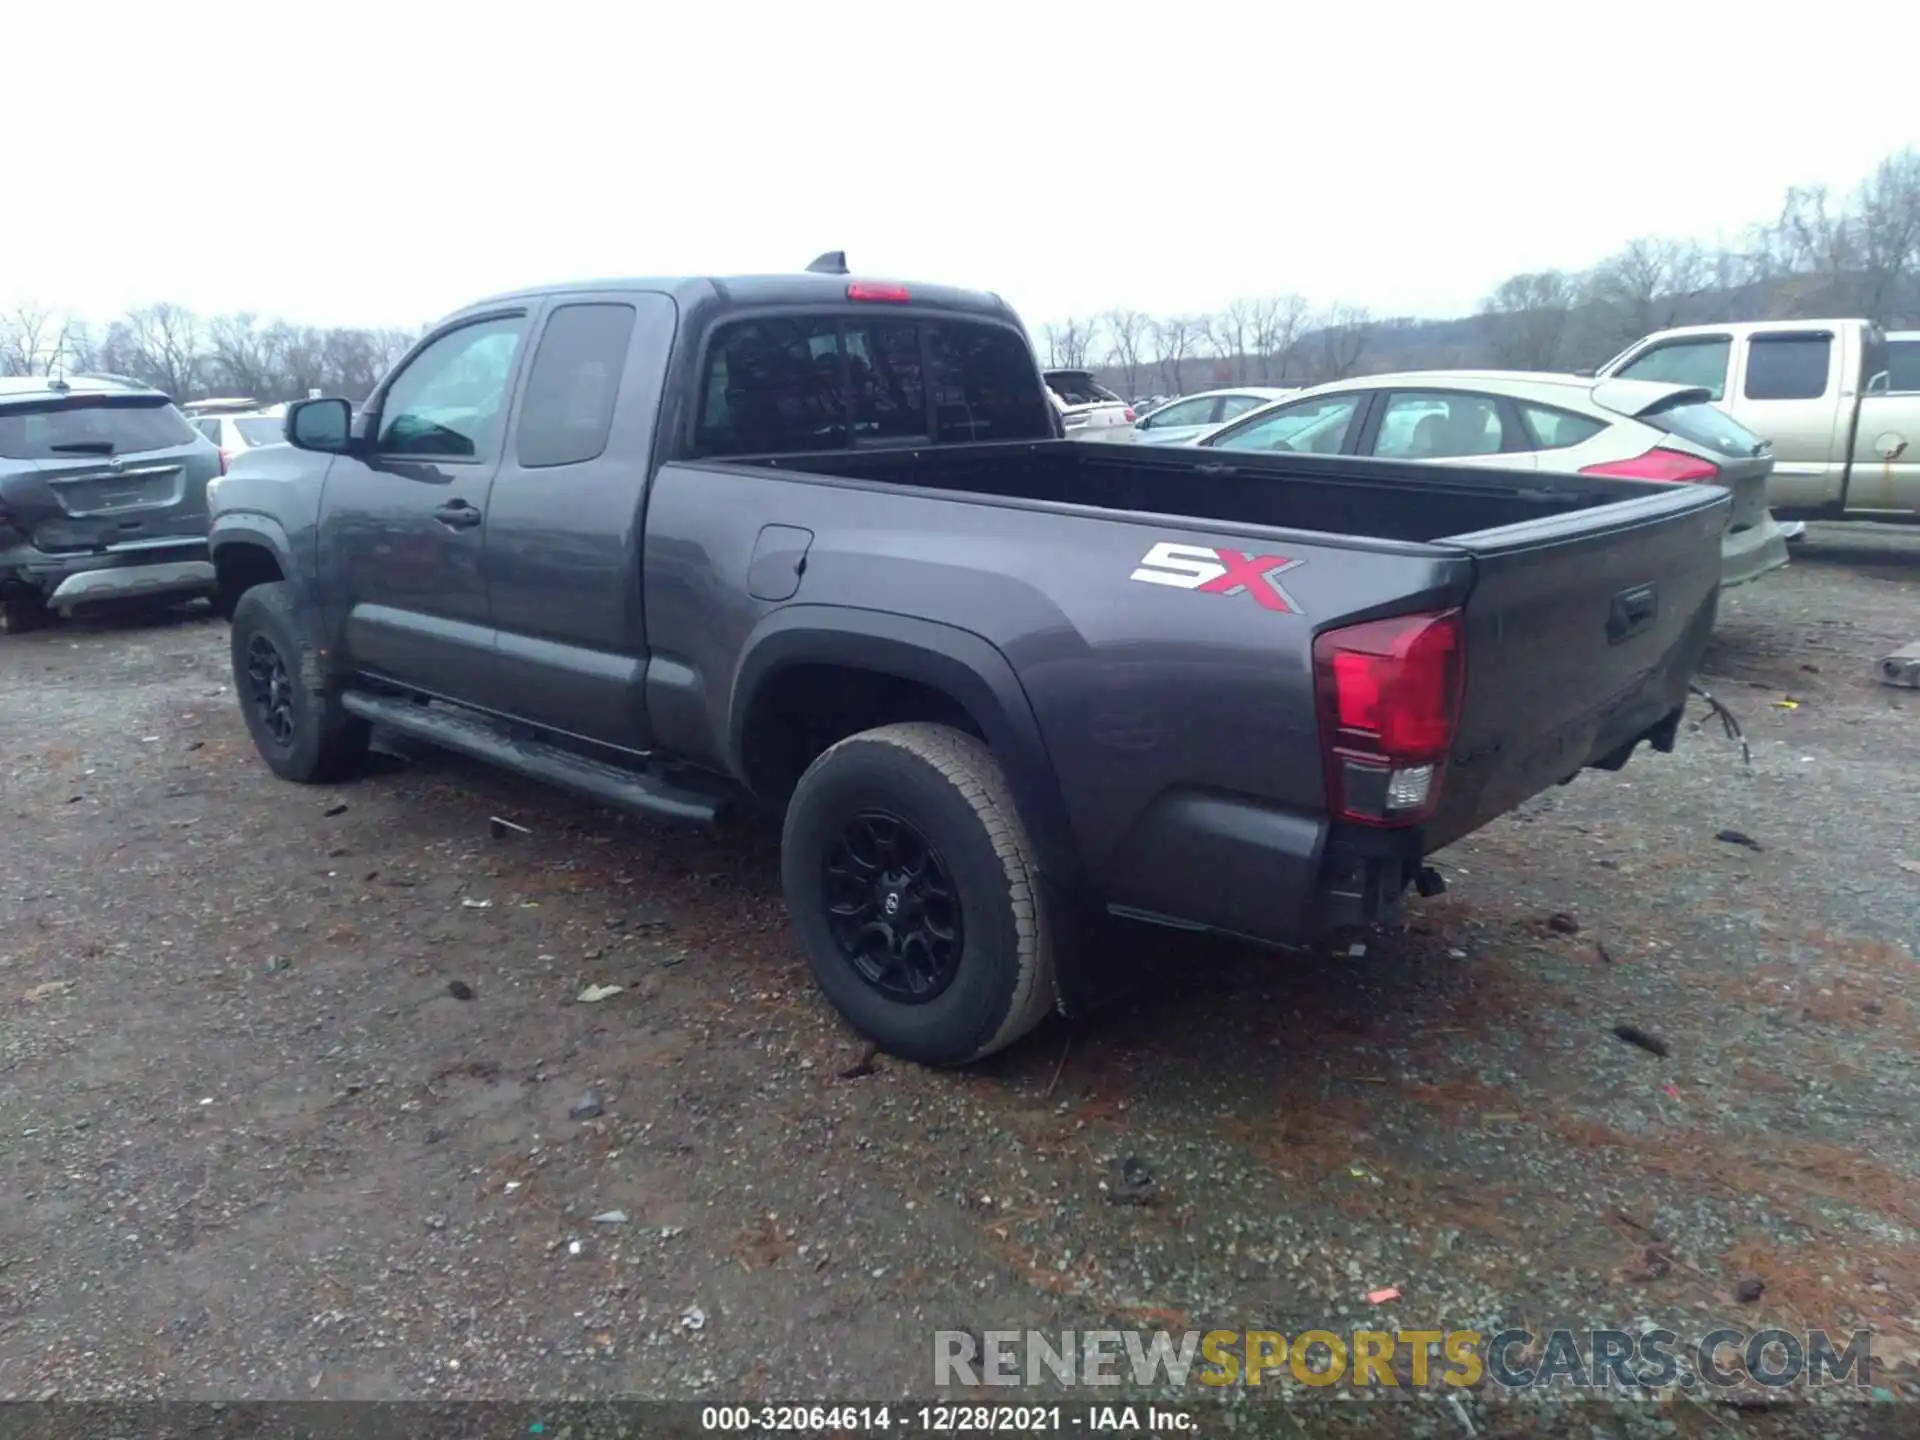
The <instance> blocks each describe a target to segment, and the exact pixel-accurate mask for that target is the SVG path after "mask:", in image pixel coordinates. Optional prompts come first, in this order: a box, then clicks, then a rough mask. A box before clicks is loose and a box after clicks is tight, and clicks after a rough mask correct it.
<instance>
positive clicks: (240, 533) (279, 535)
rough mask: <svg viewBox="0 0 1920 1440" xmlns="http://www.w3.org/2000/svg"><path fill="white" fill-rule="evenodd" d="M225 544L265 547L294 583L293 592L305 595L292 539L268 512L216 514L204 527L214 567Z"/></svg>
mask: <svg viewBox="0 0 1920 1440" xmlns="http://www.w3.org/2000/svg"><path fill="white" fill-rule="evenodd" d="M228 545H254V546H257V547H259V548H260V549H262V550H265V551H267V552H268V553H269V554H270V555H272V556H273V558H274V561H275V562H276V563H277V564H278V565H279V566H280V574H281V577H282V578H283V579H285V580H286V582H287V583H288V584H289V585H291V586H293V588H294V591H295V593H296V594H299V595H302V596H304V595H305V593H306V590H307V586H306V577H305V576H304V575H302V574H301V573H300V567H299V566H298V565H297V564H296V563H295V562H294V558H293V543H292V541H290V540H289V539H288V538H287V532H286V530H285V528H284V527H283V526H282V525H281V524H280V522H279V521H278V520H276V519H274V518H273V517H272V516H271V515H265V514H261V513H259V512H257V511H251V510H240V511H235V512H233V513H231V514H226V515H217V516H215V517H214V520H213V524H212V525H210V526H209V527H208V529H207V550H208V553H209V554H211V555H212V557H213V562H214V566H215V568H216V569H217V568H218V567H219V564H220V551H221V549H222V547H223V546H228Z"/></svg>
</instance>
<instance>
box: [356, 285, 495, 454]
mask: <svg viewBox="0 0 1920 1440" xmlns="http://www.w3.org/2000/svg"><path fill="white" fill-rule="evenodd" d="M525 333H526V319H525V317H524V316H519V315H514V316H506V317H502V318H500V319H497V320H480V321H476V322H475V323H473V324H471V325H463V326H461V327H460V328H459V329H457V330H449V331H448V332H447V333H446V334H444V335H442V336H440V337H439V338H438V339H436V340H434V341H433V342H432V343H430V344H429V345H428V346H427V347H426V349H424V350H422V351H421V352H420V353H419V354H418V355H415V356H414V357H413V359H412V360H411V361H409V362H408V363H407V368H406V369H404V370H402V371H401V372H400V373H399V374H398V375H396V376H395V377H394V380H393V383H392V384H391V385H389V386H388V387H387V390H386V393H385V394H384V395H383V396H382V397H381V401H380V433H379V436H378V439H377V441H376V442H375V448H376V449H377V450H378V451H379V452H380V453H381V454H383V455H407V456H419V457H422V458H427V457H431V458H434V459H445V460H482V459H486V458H488V457H489V456H491V455H493V454H494V453H495V452H496V449H497V447H498V443H499V436H500V425H501V421H502V419H503V417H504V416H505V414H506V409H507V388H508V385H509V383H510V381H511V380H512V377H513V361H514V357H515V356H516V355H517V354H518V353H519V351H520V341H521V339H522V337H523V336H524V335H525Z"/></svg>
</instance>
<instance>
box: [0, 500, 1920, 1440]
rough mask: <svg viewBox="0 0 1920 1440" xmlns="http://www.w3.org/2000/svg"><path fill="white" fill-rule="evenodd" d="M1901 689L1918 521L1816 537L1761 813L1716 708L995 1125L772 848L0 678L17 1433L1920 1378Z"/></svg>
mask: <svg viewBox="0 0 1920 1440" xmlns="http://www.w3.org/2000/svg"><path fill="white" fill-rule="evenodd" d="M1916 636H1920V530H1896V529H1893V528H1891V527H1875V526H1865V527H1863V526H1845V527H1842V526H1825V527H1815V528H1814V532H1813V536H1812V538H1811V541H1810V543H1809V544H1808V545H1807V546H1805V547H1804V548H1803V549H1802V550H1801V551H1800V552H1799V553H1797V554H1796V556H1795V563H1794V564H1793V565H1792V566H1791V567H1789V569H1787V570H1786V571H1783V572H1781V573H1779V574H1777V575H1775V576H1772V577H1770V578H1768V579H1766V580H1763V581H1762V582H1760V583H1758V584H1756V585H1754V586H1751V587H1748V588H1746V589H1743V590H1740V591H1736V592H1734V593H1733V594H1732V595H1730V596H1729V597H1728V598H1727V599H1726V601H1725V602H1724V604H1723V607H1722V620H1721V625H1720V631H1719V634H1718V636H1717V639H1716V644H1715V647H1714V650H1713V651H1712V653H1711V654H1710V656H1709V660H1708V673H1707V676H1706V684H1707V686H1708V688H1710V689H1712V690H1713V691H1714V692H1715V693H1716V694H1718V695H1719V696H1720V698H1721V699H1722V700H1724V701H1725V702H1726V703H1727V704H1728V705H1729V706H1730V707H1731V708H1732V710H1733V711H1734V712H1735V713H1736V714H1738V715H1739V716H1740V717H1741V719H1742V720H1743V721H1744V723H1745V726H1746V730H1747V733H1748V736H1749V739H1750V741H1751V743H1752V748H1753V770H1752V774H1751V775H1748V774H1747V773H1746V771H1745V770H1744V768H1743V766H1742V762H1741V758H1740V752H1739V748H1738V746H1737V745H1734V744H1733V743H1731V742H1730V741H1729V740H1727V738H1726V737H1725V736H1724V735H1723V734H1722V733H1721V731H1720V728H1719V726H1718V724H1717V723H1714V722H1712V721H1710V720H1709V719H1708V718H1707V716H1706V712H1705V710H1704V707H1699V706H1696V715H1697V718H1699V719H1700V720H1701V721H1703V722H1705V723H1702V724H1700V725H1699V726H1698V727H1697V728H1690V729H1689V731H1688V732H1687V733H1685V734H1684V735H1683V739H1682V745H1681V748H1680V750H1679V752H1678V753H1677V754H1676V755H1674V756H1672V757H1661V756H1652V755H1646V754H1642V755H1641V756H1638V757H1636V759H1635V760H1634V762H1633V763H1632V764H1631V765H1630V766H1629V767H1628V768H1627V769H1626V770H1625V771H1623V772H1622V773H1621V774H1619V775H1617V776H1607V775H1587V776H1583V777H1582V778H1581V779H1579V780H1578V781H1576V782H1575V783H1574V784H1573V785H1571V786H1569V787H1566V788H1564V789H1561V790H1557V791H1555V792H1553V793H1551V794H1549V795H1547V796H1544V797H1541V798H1540V799H1538V800H1536V801H1534V802H1533V803H1531V804H1529V805H1528V806H1526V807H1525V808H1524V809H1523V810H1522V811H1521V812H1519V813H1517V814H1516V815H1513V816H1510V817H1508V818H1506V819H1504V820H1502V821H1500V822H1498V823H1496V824H1495V825H1493V826H1492V827H1490V828H1489V829H1487V830H1485V831H1483V832H1481V833H1480V834H1479V835H1476V836H1474V837H1472V838H1470V839H1469V840H1467V841H1466V842H1464V843H1462V844H1461V845H1458V846H1456V847H1455V848H1454V849H1453V850H1451V851H1449V852H1447V853H1445V854H1443V855H1442V856H1440V857H1439V861H1440V864H1441V866H1442V869H1443V873H1444V874H1445V875H1446V876H1447V878H1448V881H1449V885H1450V890H1449V893H1448V894H1447V895H1446V896H1445V897H1443V898H1441V899H1438V900H1434V901H1426V902H1421V901H1416V900H1410V902H1409V919H1410V927H1409V929H1408V930H1407V931H1406V932H1405V933H1402V934H1396V935H1391V936H1382V937H1376V938H1374V939H1372V940H1371V941H1369V943H1368V945H1367V947H1366V953H1365V954H1364V955H1358V956H1352V955H1346V954H1340V955H1337V956H1336V955H1319V956H1312V957H1304V956H1286V955H1273V954H1266V953H1258V952H1250V951H1246V950H1242V949H1238V948H1235V947H1231V946H1226V945H1221V944H1212V943H1203V942H1197V941H1194V940H1192V939H1189V938H1186V937H1182V936H1178V935H1171V934H1160V933H1156V932H1122V933H1120V934H1117V935H1115V936H1113V937H1110V938H1105V939H1103V940H1102V945H1103V947H1105V951H1106V953H1108V954H1110V955H1111V957H1112V958H1113V961H1114V963H1115V964H1125V965H1126V966H1128V967H1129V969H1130V970H1132V971H1133V972H1135V973H1137V974H1138V976H1139V986H1140V988H1139V990H1138V991H1137V992H1136V994H1135V997H1134V998H1132V999H1130V1000H1128V1001H1124V1002H1122V1003H1120V1004H1118V1005H1116V1006H1114V1007H1112V1008H1110V1009H1109V1010H1106V1011H1104V1012H1102V1013H1100V1014H1098V1015H1096V1016H1094V1017H1092V1018H1091V1019H1088V1020H1086V1021H1082V1022H1079V1023H1076V1024H1073V1025H1066V1024H1061V1023H1057V1022H1056V1023H1053V1024H1050V1025H1048V1026H1047V1027H1045V1028H1043V1029H1042V1030H1041V1031H1040V1032H1039V1033H1038V1034H1037V1035H1036V1036H1035V1037H1034V1038H1033V1039H1032V1040H1031V1041H1029V1042H1027V1043H1024V1044H1022V1045H1020V1046H1018V1047H1016V1048H1015V1049H1014V1050H1013V1051H1012V1052H1010V1053H1009V1054H1007V1055H1004V1056H1001V1057H998V1058H997V1059H996V1060H994V1061H991V1062H989V1063H987V1064H986V1065H983V1066H981V1067H977V1068H975V1069H974V1070H972V1071H969V1072H965V1073H958V1074H953V1073H937V1072H932V1071H927V1070H922V1069H918V1068H915V1067H912V1066H909V1065H905V1064H901V1063H898V1062H895V1061H892V1060H889V1059H888V1058H887V1057H885V1056H882V1057H879V1059H878V1060H877V1061H873V1062H872V1063H871V1064H861V1063H859V1062H861V1060H862V1047H861V1046H860V1045H859V1044H858V1043H857V1042H855V1041H854V1040H853V1039H852V1038H851V1037H850V1036H849V1034H848V1033H847V1032H846V1031H845V1030H844V1029H842V1028H841V1026H840V1025H839V1023H838V1022H837V1020H836V1019H835V1018H834V1017H833V1015H832V1014H831V1012H830V1011H829V1010H828V1008H827V1007H826V1005H825V1004H824V1002H823V1001H821V1000H820V999H819V998H818V997H817V996H816V995H815V993H814V991H813V987H812V984H811V982H810V980H809V978H808V976H807V973H806V969H805V966H804V964H803V962H802V961H801V959H800V957H799V954H798V952H797V950H796V949H795V947H794V945H793V943H792V942H791V940H790V939H789V937H788V933H787V929H786V922H785V917H784V914H783V911H782V907H781V904H780V900H779V895H778V884H777V866H776V854H775V849H774V846H773V845H772V843H771V842H770V841H769V840H767V839H765V838H763V837H758V836H755V835H752V834H739V833H730V834H724V835H702V834H688V833H685V832H678V831H673V830H669V829H665V828H652V827H648V826H645V825H643V824H640V823H637V822H628V821H623V820H619V819H616V818H614V817H611V816H609V815H607V814H606V813H604V812H597V811H595V810H593V809H591V808H590V807H587V806H585V805H581V804H576V803H574V802H572V801H570V800H567V799H564V798H559V797H556V796H554V795H552V794H550V793H548V792H544V791H541V790H539V789H537V788H535V787H532V786H527V785H523V784H520V783H519V782H516V781H513V780H510V779H506V778H502V777H499V776H496V775H492V774H489V773H486V772H483V771H480V770H478V769H476V768H474V767H471V766H468V765H465V764H463V763H461V762H458V761H455V760H452V759H444V758H434V759H428V760H424V761H415V762H411V763H409V762H403V761H400V760H398V759H389V760H387V761H385V762H384V763H383V764H382V765H381V767H380V769H379V772H378V773H376V774H375V775H374V776H373V777H371V778H369V779H367V780H365V781H362V782H359V783H356V784H353V785H348V786H343V787H338V788H334V789H327V790H309V789H300V788H296V787H293V786H289V785H285V784H282V783H280V782H277V781H275V780H274V779H273V778H272V777H271V776H270V775H269V774H268V773H267V771H266V769H265V767H264V766H263V765H261V764H260V763H259V762H258V760H257V759H256V757H255V756H254V753H253V751H252V747H251V745H250V743H249V742H248V740H247V737H246V733H245V731H244V729H243V727H242V725H241V722H240V719H239V716H238V714H237V713H236V711H235V708H234V704H233V700H232V696H231V695H230V694H229V693H227V673H226V658H225V640H226V629H225V627H224V626H223V625H221V624H219V623H218V622H215V621H209V620H205V619H200V620H190V621H185V622H172V623H159V624H151V623H149V624H137V623H125V622H121V623H107V622H96V623H90V624H83V625H78V626H67V627H63V628H55V629H52V630H49V631H46V632H43V633H39V634H34V635H31V636H26V637H19V638H14V639H9V640H6V641H5V642H0V737H4V739H3V740H0V818H3V819H4V829H3V830H0V916H3V917H4V924H0V1188H4V1192H5V1194H6V1196H7V1200H6V1203H5V1204H4V1205H0V1394H4V1395H12V1396H22V1397H25V1396H32V1395H37V1394H44V1393H47V1392H49V1391H57V1392H58V1393H59V1394H60V1395H62V1396H66V1397H73V1398H78V1397H83V1396H133V1395H154V1396H161V1395H166V1396H188V1395H219V1396H238V1395H249V1396H290V1397H300V1398H326V1397H335V1396H370V1397H397V1396H412V1395H433V1396H441V1395H444V1396H450V1397H461V1396H481V1395H489V1396H504V1395H562V1394H575V1395H581V1394H609V1393H613V1392H622V1391H623V1392H628V1393H635V1392H637V1393H642V1394H652V1395H682V1394H693V1393H699V1394H703V1395H706V1396H709V1397H715V1398H726V1399H736V1398H764V1399H770V1400H772V1399H793V1398H799V1397H802V1396H809V1395H820V1396H832V1397H840V1398H873V1397H881V1396H889V1395H899V1394H902V1393H906V1392H911V1393H916V1394H924V1393H927V1391H928V1390H929V1387H930V1384H931V1378H932V1375H931V1368H932V1367H931V1360H932V1332H933V1331H934V1330H936V1329H940V1328H975V1329H977V1328H1016V1327H1023V1326H1039V1327H1045V1328H1049V1329H1056V1328H1061V1327H1076V1328H1085V1327H1088V1326H1099V1325H1102V1324H1109V1325H1114V1326H1157V1325H1166V1326H1171V1327H1173V1328H1176V1329H1181V1328H1186V1327H1187V1326H1189V1325H1190V1324H1191V1325H1196V1326H1201V1327H1214V1326H1218V1327H1224V1328H1269V1329H1274V1330H1279V1331H1282V1332H1285V1333H1288V1334H1292V1333H1295V1332H1297V1331H1299V1330H1301V1329H1305V1328H1313V1327H1327V1328H1332V1329H1340V1328H1343V1327H1344V1328H1351V1327H1353V1326H1355V1325H1363V1324H1364V1325H1377V1326H1378V1327H1379V1328H1396V1327H1397V1328H1410V1329H1420V1328H1450V1327H1452V1328H1457V1327H1472V1328H1484V1329H1494V1328H1499V1327H1500V1326H1503V1325H1509V1324H1531V1325H1533V1326H1535V1327H1542V1326H1544V1325H1547V1324H1550V1323H1569V1324H1575V1325H1578V1326H1581V1327H1583V1328H1584V1327H1587V1326H1592V1325H1605V1324H1626V1325H1630V1326H1631V1325H1635V1324H1637V1323H1638V1322H1639V1320H1640V1319H1641V1317H1651V1318H1652V1319H1655V1320H1658V1321H1659V1322H1660V1323H1662V1324H1664V1325H1667V1326H1669V1327H1670V1328H1673V1329H1675V1330H1679V1331H1682V1332H1683V1333H1684V1332H1694V1333H1699V1332H1704V1331H1706V1330H1708V1329H1711V1328H1713V1327H1714V1325H1716V1324H1718V1323H1721V1322H1725V1323H1728V1324H1735V1325H1740V1326H1742V1327H1745V1328H1748V1329H1754V1328H1759V1326H1760V1325H1761V1324H1762V1323H1763V1322H1766V1321H1773V1322H1778V1323H1781V1324H1783V1325H1787V1326H1790V1327H1794V1328H1799V1327H1804V1326H1809V1325H1821V1324H1825V1325H1829V1326H1833V1327H1836V1328H1842V1329H1852V1328H1854V1327H1855V1326H1858V1325H1869V1326H1872V1327H1874V1328H1876V1329H1877V1330H1879V1331H1881V1332H1882V1339H1881V1343H1880V1351H1881V1354H1882V1356H1883V1357H1884V1358H1886V1359H1890V1360H1899V1359H1903V1358H1904V1359H1907V1360H1911V1359H1913V1358H1914V1357H1916V1356H1920V1333H1916V1332H1917V1331H1920V1127H1916V1125H1915V1123H1914V1116H1915V1114H1916V1105H1917V1104H1920V1073H1917V1071H1916V1057H1917V1056H1920V1050H1917V1049H1916V1044H1917V1042H1920V989H1916V983H1915V982H1916V978H1920V970H1917V968H1916V964H1915V946H1916V939H1917V937H1920V824H1916V822H1915V819H1914V816H1915V794H1916V781H1920V723H1917V722H1920V695H1916V694H1914V693H1913V692H1905V691H1897V690H1893V689H1888V688H1886V687H1883V686H1880V685H1877V684H1875V683H1874V682H1873V680H1872V678H1871V663H1872V661H1873V660H1874V659H1875V658H1877V657H1878V656H1879V655H1881V654H1883V653H1885V652H1886V651H1887V650H1889V649H1892V648H1894V647H1895V646H1897V645H1900V644H1904V643H1906V642H1907V641H1909V640H1911V639H1913V638H1914V637H1916ZM496 815H497V816H504V817H506V818H508V819H511V820H514V821H516V822H517V823H519V824H520V825H523V826H525V827H527V829H528V831H529V832H530V833H528V834H526V835H524V836H522V835H516V834H512V833H510V832H509V833H508V834H506V835H505V836H502V837H496V836H494V835H491V834H490V833H489V825H488V819H489V817H490V816H496ZM1720 831H1736V832H1739V833H1741V834H1743V835H1745V836H1747V837H1750V838H1751V840H1752V841H1753V842H1755V846H1757V847H1758V848H1750V847H1748V846H1744V845H1740V844H1735V843H1729V842H1727V841H1725V840H1721V839H1716V832H1720ZM589 985H618V986H621V987H623V989H622V990H621V991H620V992H619V993H617V994H615V995H613V996H612V997H611V998H609V999H606V1000H603V1001H601V1002H599V1003H594V1004H583V1003H580V1002H579V1000H578V996H579V994H580V992H581V991H582V990H583V988H585V987H587V986H589ZM456 992H457V993H456ZM461 995H466V996H470V997H471V998H459V997H460V996H461ZM1623 1026H1624V1027H1634V1028H1637V1030H1639V1031H1641V1032H1645V1033H1646V1034H1648V1035H1650V1036H1653V1037H1656V1048H1658V1046H1657V1042H1659V1041H1664V1043H1665V1048H1667V1049H1668V1050H1669V1054H1668V1055H1667V1056H1665V1057H1664V1058H1663V1057H1661V1056H1659V1055H1657V1054H1655V1053H1653V1052H1652V1051H1650V1050H1649V1049H1647V1048H1643V1047H1642V1046H1641V1045H1637V1044H1633V1043H1629V1042H1627V1041H1624V1040H1622V1039H1620V1038H1617V1037H1616V1035H1615V1034H1614V1033H1613V1031H1614V1030H1615V1027H1623ZM576 1115H577V1116H578V1117H579V1118H575V1117H576ZM1129 1157H1131V1158H1132V1159H1134V1160H1137V1161H1138V1162H1139V1166H1143V1167H1144V1168H1145V1170H1146V1171H1147V1172H1148V1173H1149V1174H1150V1175H1151V1176H1152V1182H1151V1184H1150V1185H1149V1186H1147V1187H1146V1189H1145V1191H1144V1192H1143V1193H1139V1194H1134V1193H1125V1194H1123V1193H1121V1190H1122V1189H1123V1188H1124V1187H1123V1186H1122V1184H1121V1182H1120V1180H1119V1174H1120V1169H1119V1162H1121V1161H1123V1160H1125V1159H1127V1158H1129ZM1132 1168H1134V1170H1135V1172H1136V1173H1137V1171H1138V1168H1139V1167H1132ZM1119 1201H1126V1202H1129V1203H1116V1202H1119ZM1133 1202H1138V1203H1133ZM616 1214H617V1216H618V1217H621V1218H614V1217H615V1215H616ZM596 1216H600V1217H604V1218H601V1219H598V1220H596V1219H595V1218H594V1217H596ZM1754 1280H1757V1281H1760V1282H1762V1283H1763V1284H1764V1290H1763V1292H1762V1294H1761V1295H1760V1298H1759V1299H1758V1301H1757V1302H1754V1303H1750V1304H1742V1303H1739V1302H1738V1301H1736V1299H1735V1295H1736V1290H1737V1289H1738V1288H1739V1287H1740V1286H1741V1284H1742V1282H1743V1281H1754ZM1389 1286H1391V1287H1396V1288H1397V1289H1398V1290H1399V1291H1400V1292H1401V1298H1399V1299H1397V1300H1393V1301H1391V1302H1390V1303H1388V1304H1386V1305H1382V1306H1378V1307H1374V1306H1370V1305H1369V1304H1368V1303H1367V1300H1366V1298H1365V1297H1366V1295H1367V1293H1368V1292H1369V1291H1373V1290H1376V1289H1378V1288H1381V1287H1389ZM1747 1288H1748V1289H1749V1291H1750V1290H1751V1288H1752V1287H1751V1286H1748V1287H1747ZM1883 1383H1886V1384H1889V1385H1892V1386H1895V1387H1897V1386H1899V1385H1900V1384H1901V1382H1900V1380H1899V1379H1898V1378H1890V1379H1888V1380H1886V1381H1884V1382H1883ZM1449 1423H1451V1422H1449ZM1583 1433H1584V1432H1583Z"/></svg>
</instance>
